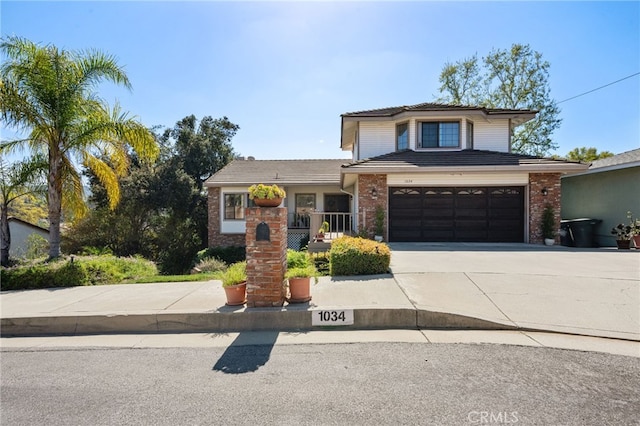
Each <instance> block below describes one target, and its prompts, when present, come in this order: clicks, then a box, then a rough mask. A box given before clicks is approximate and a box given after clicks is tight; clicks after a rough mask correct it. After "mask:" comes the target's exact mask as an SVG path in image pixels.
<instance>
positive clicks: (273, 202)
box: [253, 198, 282, 207]
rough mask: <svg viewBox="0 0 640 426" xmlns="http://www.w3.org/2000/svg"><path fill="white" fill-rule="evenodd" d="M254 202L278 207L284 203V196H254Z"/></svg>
mask: <svg viewBox="0 0 640 426" xmlns="http://www.w3.org/2000/svg"><path fill="white" fill-rule="evenodd" d="M253 202H254V203H256V206H258V207H278V206H279V205H280V203H282V198H254V199H253Z"/></svg>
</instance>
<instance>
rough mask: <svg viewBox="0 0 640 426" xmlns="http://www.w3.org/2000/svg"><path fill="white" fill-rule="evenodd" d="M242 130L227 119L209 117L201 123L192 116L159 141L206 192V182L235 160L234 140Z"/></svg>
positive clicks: (180, 122) (167, 130)
mask: <svg viewBox="0 0 640 426" xmlns="http://www.w3.org/2000/svg"><path fill="white" fill-rule="evenodd" d="M196 127H197V128H196ZM239 129H240V126H238V125H237V124H233V123H232V122H230V121H229V119H228V118H227V117H222V118H217V119H213V118H211V117H210V116H206V117H204V118H203V119H202V120H200V123H198V122H197V119H196V117H195V116H194V115H190V116H187V117H185V118H183V119H182V120H180V121H178V122H177V123H176V125H175V126H174V127H173V129H166V130H165V131H164V133H163V134H162V136H159V138H160V139H161V141H162V144H163V145H164V146H173V147H174V154H175V155H174V159H175V160H176V161H178V162H179V163H180V168H181V169H183V170H184V171H185V173H187V175H189V176H191V177H192V178H193V179H194V180H195V182H196V185H197V187H198V190H199V191H202V188H203V184H204V181H205V180H207V178H208V177H209V176H211V175H212V174H213V173H215V172H217V171H218V170H220V169H221V168H223V167H224V166H225V165H227V164H228V163H229V161H231V160H232V159H233V158H234V157H235V153H234V151H233V147H232V146H231V139H233V137H234V136H235V134H236V132H237V131H238V130H239Z"/></svg>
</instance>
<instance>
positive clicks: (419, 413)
mask: <svg viewBox="0 0 640 426" xmlns="http://www.w3.org/2000/svg"><path fill="white" fill-rule="evenodd" d="M274 341H275V340H274ZM1 368H2V370H1V373H2V376H1V378H2V389H1V398H2V400H1V411H0V412H1V418H0V422H1V423H2V424H3V425H5V424H6V425H45V424H46V425H107V424H111V425H113V424H118V425H177V424H183V425H186V424H212V425H213V424H216V425H220V424H225V425H227V424H239V425H241V424H252V425H256V424H360V425H365V424H367V425H371V424H394V425H395V424H422V425H465V424H522V425H533V424H535V425H557V424H562V425H581V426H582V425H601V424H620V425H629V424H638V418H639V416H640V362H639V359H638V358H633V357H625V356H617V355H610V354H603V353H594V352H579V351H570V350H561V349H551V348H539V347H522V346H509V345H488V344H469V345H467V344H425V343H353V344H301V345H261V346H237V345H233V344H232V345H230V346H228V347H226V348H224V347H221V348H140V349H132V348H53V349H52V348H43V349H6V348H5V349H3V351H2V354H1Z"/></svg>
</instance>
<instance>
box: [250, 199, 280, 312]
mask: <svg viewBox="0 0 640 426" xmlns="http://www.w3.org/2000/svg"><path fill="white" fill-rule="evenodd" d="M246 219H247V234H246V245H247V306H248V307H266V306H282V305H283V304H284V299H285V297H286V287H285V285H284V274H285V271H286V269H287V209H286V208H284V207H269V208H264V207H251V208H248V209H247V211H246ZM262 223H264V224H266V225H267V226H268V227H269V241H256V237H257V235H256V230H257V229H258V225H260V224H262ZM261 228H262V229H263V230H264V225H261Z"/></svg>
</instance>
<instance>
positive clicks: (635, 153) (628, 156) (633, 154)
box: [589, 148, 640, 170]
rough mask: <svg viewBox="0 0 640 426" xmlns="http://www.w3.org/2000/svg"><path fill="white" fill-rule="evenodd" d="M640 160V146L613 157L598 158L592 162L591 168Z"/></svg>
mask: <svg viewBox="0 0 640 426" xmlns="http://www.w3.org/2000/svg"><path fill="white" fill-rule="evenodd" d="M638 162H640V148H639V149H633V150H631V151H627V152H623V153H622V154H618V155H614V156H612V157H607V158H603V159H601V160H596V161H594V162H593V163H591V166H589V170H593V169H599V168H602V167H611V166H620V165H623V164H631V163H638Z"/></svg>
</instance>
